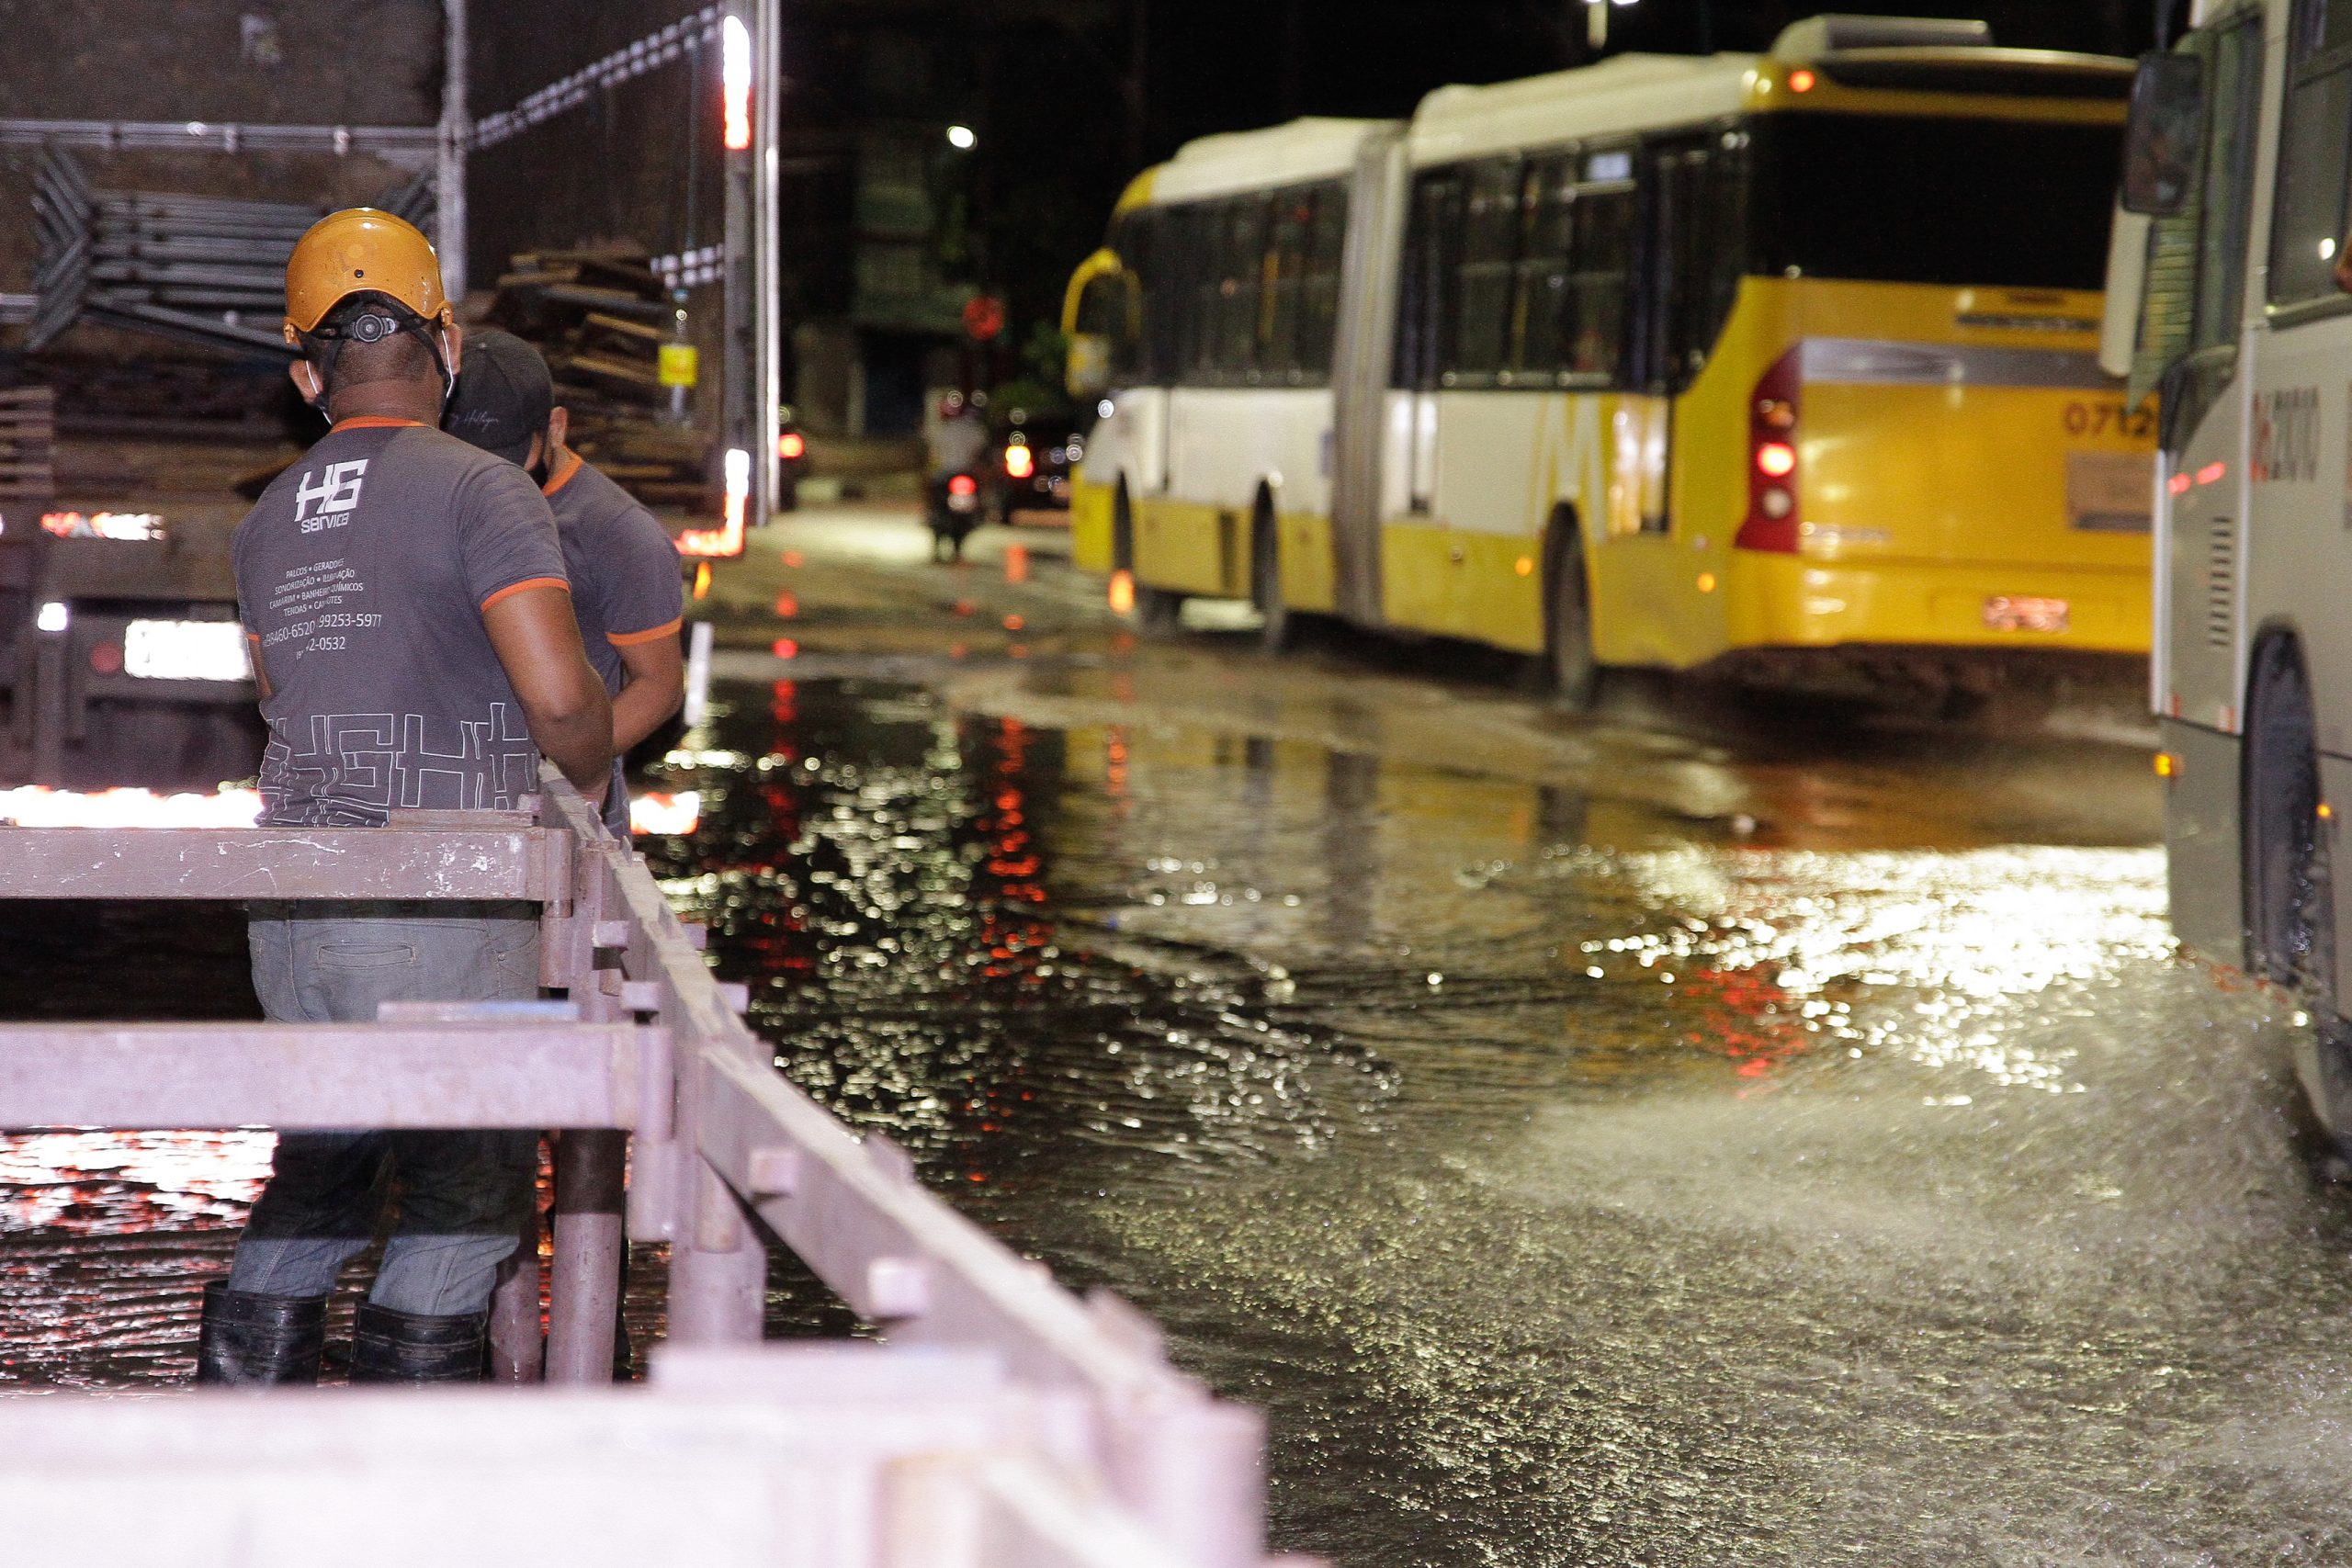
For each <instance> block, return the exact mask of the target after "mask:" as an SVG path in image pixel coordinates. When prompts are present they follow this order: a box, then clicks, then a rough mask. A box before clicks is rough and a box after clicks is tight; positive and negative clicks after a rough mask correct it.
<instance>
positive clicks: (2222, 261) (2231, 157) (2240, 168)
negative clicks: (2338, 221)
mask: <svg viewBox="0 0 2352 1568" xmlns="http://www.w3.org/2000/svg"><path fill="white" fill-rule="evenodd" d="M2217 42H2218V45H2219V47H2218V49H2217V50H2216V51H2215V56H2214V62H2213V80H2214V85H2215V89H2216V90H2215V93H2214V99H2213V111H2212V112H2211V114H2209V115H2208V116H2207V117H2206V124H2207V125H2208V126H2209V127H2211V130H2210V131H2209V132H2208V134H2209V136H2210V138H2211V140H2209V141H2207V143H2206V148H2205V152H2206V157H2205V201H2204V208H2205V223H2204V235H2203V245H2202V251H2203V254H2201V255H2200V256H2199V258H2198V266H2197V313H2196V329H2195V332H2194V333H2193V335H2192V337H2191V339H2190V345H2191V347H2192V348H2219V347H2222V345H2224V344H2234V343H2236V342H2237V338H2238V330H2239V328H2240V327H2241V326H2242V325H2243V324H2244V321H2243V318H2244V316H2245V260H2246V257H2245V247H2246V231H2247V229H2248V226H2249V225H2250V224H2251V222H2252V220H2253V210H2252V209H2253V206H2254V202H2253V195H2254V143H2255V126H2256V119H2257V118H2258V113H2259V110H2260V108H2261V104H2262V29H2261V28H2260V27H2259V26H2257V25H2256V24H2254V23H2252V22H2241V23H2239V24H2238V25H2237V26H2235V27H2233V28H2230V29H2229V30H2228V31H2227V32H2225V33H2223V34H2222V36H2221V38H2220V39H2218V40H2217Z"/></svg>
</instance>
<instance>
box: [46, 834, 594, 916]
mask: <svg viewBox="0 0 2352 1568" xmlns="http://www.w3.org/2000/svg"><path fill="white" fill-rule="evenodd" d="M570 852H571V835H570V834H569V833H564V832H560V831H558V832H551V831H549V830H548V829H538V828H516V829H503V830H501V829H489V830H484V829H470V830H467V829H427V828H140V829H128V830H117V829H105V828H0V898H226V899H239V898H284V899H299V900H308V899H334V900H366V899H398V900H409V899H420V900H436V901H437V900H443V899H482V900H495V899H521V900H527V901H532V902H561V901H562V900H564V899H566V898H569V897H571V865H570Z"/></svg>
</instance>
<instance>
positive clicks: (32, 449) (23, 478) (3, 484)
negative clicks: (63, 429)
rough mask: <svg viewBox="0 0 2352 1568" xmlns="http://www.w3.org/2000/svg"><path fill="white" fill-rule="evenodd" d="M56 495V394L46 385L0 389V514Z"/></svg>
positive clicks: (43, 502) (44, 503)
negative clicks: (26, 503)
mask: <svg viewBox="0 0 2352 1568" xmlns="http://www.w3.org/2000/svg"><path fill="white" fill-rule="evenodd" d="M56 495H57V394H56V393H54V392H52V391H51V390H50V389H48V388H47V387H16V388H11V389H6V390H0V514H5V513H16V512H24V511H28V510H32V509H37V508H40V507H44V506H47V505H48V504H49V502H51V500H53V499H55V497H56ZM25 502H29V503H30V507H29V508H28V507H27V506H26V505H24V504H22V503H25ZM14 521H15V519H14V518H13V517H12V518H9V519H8V524H9V525H13V523H14Z"/></svg>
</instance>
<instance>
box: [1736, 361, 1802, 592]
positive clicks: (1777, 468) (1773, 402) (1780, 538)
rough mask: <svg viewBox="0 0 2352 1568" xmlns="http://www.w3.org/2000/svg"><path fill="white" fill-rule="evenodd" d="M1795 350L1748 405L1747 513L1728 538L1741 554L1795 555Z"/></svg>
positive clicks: (1761, 384) (1797, 376)
mask: <svg viewBox="0 0 2352 1568" xmlns="http://www.w3.org/2000/svg"><path fill="white" fill-rule="evenodd" d="M1800 352H1801V351H1800V350H1798V349H1793V348H1792V349H1791V350H1789V352H1788V353H1786V354H1784V355H1781V357H1780V358H1778V359H1776V360H1774V361H1773V362H1772V367H1771V368H1770V370H1767V371H1765V372H1764V375H1763V378H1762V379H1760V380H1758V382H1757V383H1756V391H1755V394H1754V396H1753V397H1752V398H1751V399H1750V400H1749V401H1748V405H1747V450H1748V465H1747V517H1746V518H1745V519H1744V520H1742V522H1741V523H1740V525H1739V532H1738V534H1737V535H1736V536H1735V537H1734V538H1733V540H1732V543H1733V544H1734V545H1735V546H1736V547H1738V548H1740V549H1743V550H1774V551H1778V552H1780V553H1781V554H1783V555H1792V554H1794V553H1795V551H1796V547H1797V538H1798V527H1799V525H1798V522H1797V478H1798V474H1797V470H1798V468H1800V467H1801V466H1802V458H1801V456H1800V448H1799V446H1798V443H1797V414H1798V408H1797V393H1798V390H1799V387H1800V382H1801V378H1800V374H1799V371H1800V362H1799V360H1798V357H1797V356H1798V355H1799V353H1800Z"/></svg>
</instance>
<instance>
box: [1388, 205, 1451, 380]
mask: <svg viewBox="0 0 2352 1568" xmlns="http://www.w3.org/2000/svg"><path fill="white" fill-rule="evenodd" d="M1461 191H1462V176H1461V174H1460V172H1459V171H1457V170H1453V169H1438V170H1432V171H1430V172H1429V173H1427V174H1424V175H1421V176H1420V178H1419V179H1418V180H1417V181H1415V182H1414V185H1413V210H1412V215H1411V219H1410V221H1409V223H1408V227H1407V229H1406V232H1405V275H1404V279H1403V287H1402V288H1399V289H1398V290H1397V355H1396V370H1395V372H1394V375H1393V380H1394V382H1395V384H1396V385H1397V387H1399V388H1401V389H1408V390H1413V391H1422V392H1426V391H1432V390H1435V389H1436V388H1437V387H1438V386H1439V385H1440V378H1441V377H1442V375H1443V373H1444V366H1445V362H1446V359H1447V357H1448V356H1447V354H1446V348H1445V330H1444V329H1445V323H1446V322H1447V321H1449V320H1451V319H1452V316H1453V310H1452V305H1451V289H1450V288H1449V287H1448V285H1450V284H1451V282H1452V281H1453V267H1452V265H1450V256H1449V254H1448V253H1449V252H1450V251H1451V250H1452V249H1453V243H1452V242H1453V237H1454V235H1455V231H1456V227H1455V216H1456V212H1457V209H1458V208H1459V206H1460V199H1461Z"/></svg>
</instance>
